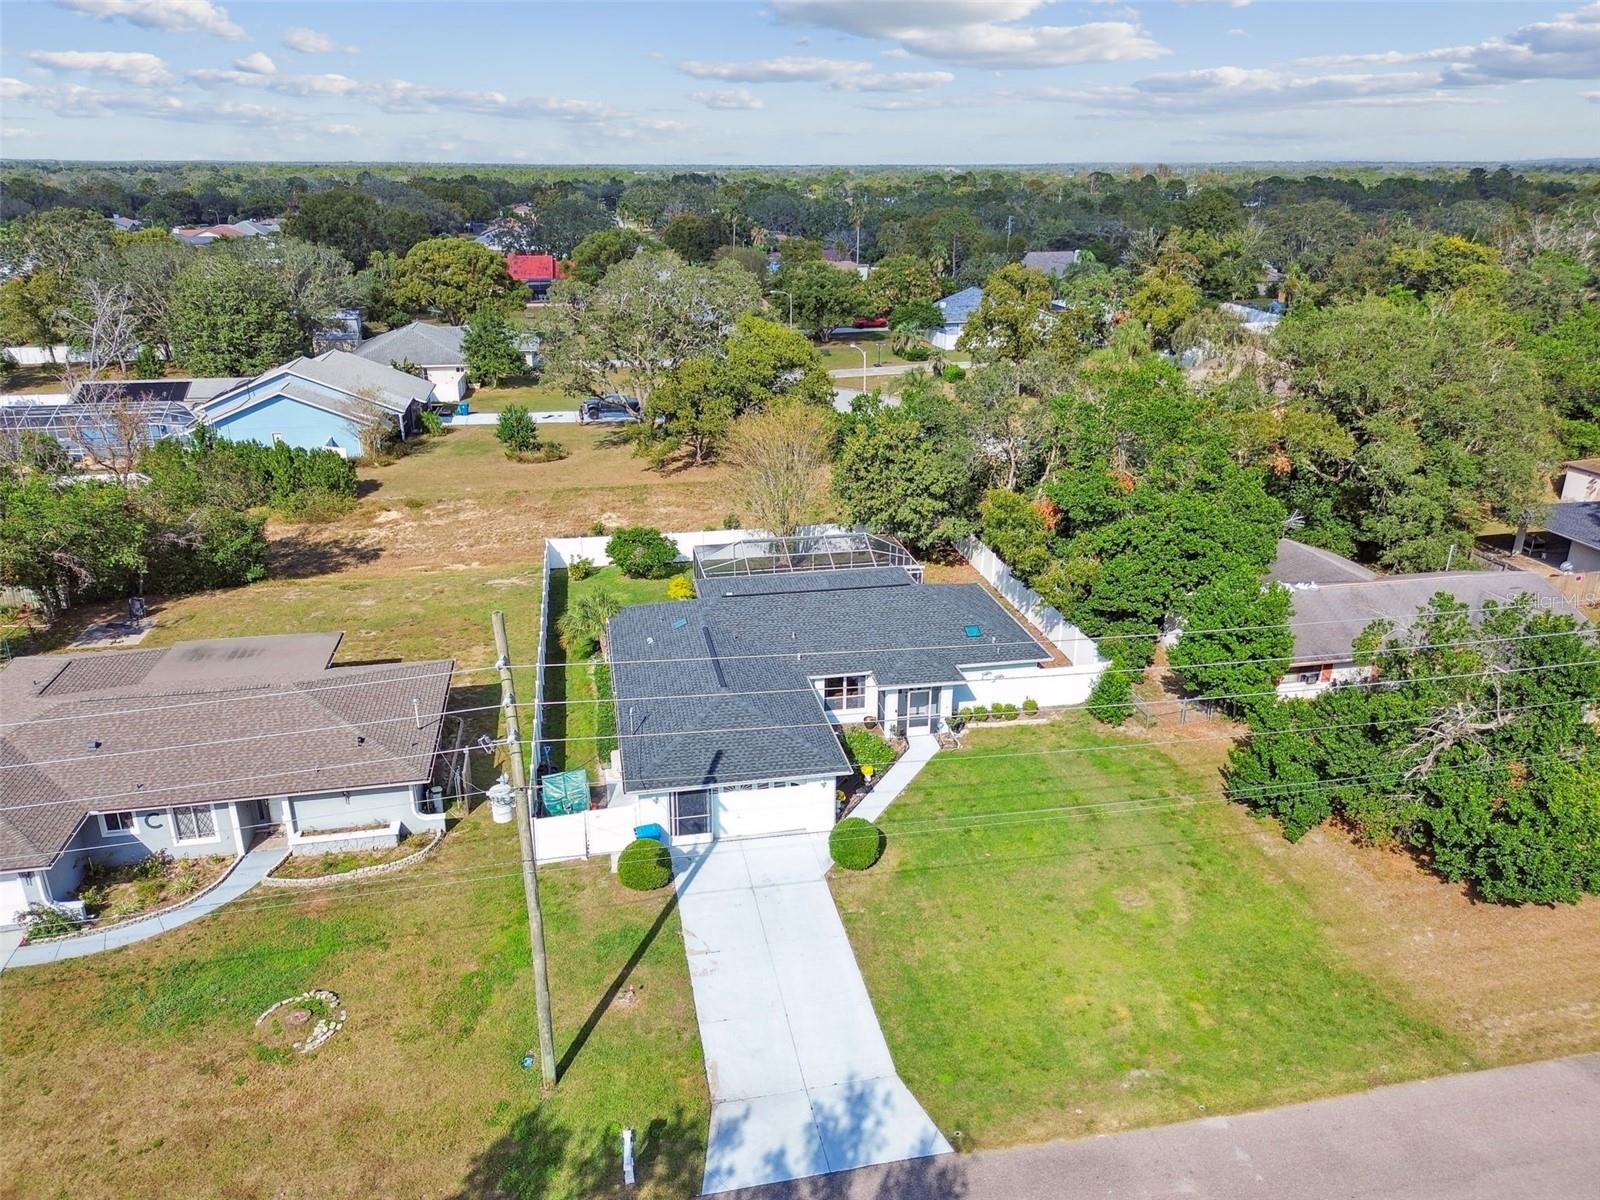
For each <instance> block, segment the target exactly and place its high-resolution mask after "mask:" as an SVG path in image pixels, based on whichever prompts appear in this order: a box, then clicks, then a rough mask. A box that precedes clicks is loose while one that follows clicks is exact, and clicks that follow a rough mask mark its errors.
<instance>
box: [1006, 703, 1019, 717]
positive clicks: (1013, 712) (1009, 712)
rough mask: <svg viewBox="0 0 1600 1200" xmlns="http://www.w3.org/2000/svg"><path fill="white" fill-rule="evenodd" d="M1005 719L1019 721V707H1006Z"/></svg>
mask: <svg viewBox="0 0 1600 1200" xmlns="http://www.w3.org/2000/svg"><path fill="white" fill-rule="evenodd" d="M1005 718H1006V720H1008V721H1015V720H1016V719H1017V706H1016V705H1015V704H1008V705H1006V711H1005Z"/></svg>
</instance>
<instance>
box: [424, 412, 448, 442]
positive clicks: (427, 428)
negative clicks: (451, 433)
mask: <svg viewBox="0 0 1600 1200" xmlns="http://www.w3.org/2000/svg"><path fill="white" fill-rule="evenodd" d="M419 423H420V424H421V425H422V432H423V433H425V434H427V435H428V436H429V437H437V436H438V435H439V434H441V433H443V432H444V418H443V417H441V416H440V415H439V414H438V413H436V412H434V411H433V409H431V408H425V409H423V410H422V416H421V417H420V418H419Z"/></svg>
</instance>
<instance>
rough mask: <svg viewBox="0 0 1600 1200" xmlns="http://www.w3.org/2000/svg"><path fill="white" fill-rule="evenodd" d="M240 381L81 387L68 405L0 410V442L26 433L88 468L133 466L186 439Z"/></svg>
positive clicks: (53, 402) (41, 404)
mask: <svg viewBox="0 0 1600 1200" xmlns="http://www.w3.org/2000/svg"><path fill="white" fill-rule="evenodd" d="M243 382H244V380H242V379H237V378H200V379H127V380H115V381H107V380H100V381H95V382H90V383H80V384H79V385H78V386H77V387H76V388H74V389H73V392H72V396H71V398H70V399H68V400H47V401H37V402H32V403H6V404H0V437H5V438H6V439H7V440H10V439H14V438H15V437H17V436H18V435H20V434H22V433H24V432H32V433H40V434H44V435H46V436H47V437H52V438H54V439H55V440H56V441H57V442H59V443H60V444H61V445H62V447H63V448H64V449H65V450H66V451H67V453H68V455H70V456H71V458H72V460H73V462H75V463H79V464H82V465H85V466H112V467H124V466H130V465H131V463H130V462H128V461H127V460H128V459H130V458H132V457H136V456H137V455H138V452H139V451H140V450H142V449H143V448H144V447H145V446H148V445H150V444H151V443H153V442H158V441H161V440H162V439H163V438H169V437H182V436H183V435H185V434H187V433H188V432H189V431H190V430H192V429H193V428H194V427H195V425H196V424H197V423H198V421H199V417H198V415H197V414H198V412H199V410H200V409H201V408H202V407H203V406H204V405H205V404H206V403H207V402H208V401H209V400H210V399H211V398H212V397H213V396H215V395H217V394H218V393H219V392H223V391H226V390H227V389H229V388H232V387H237V386H238V385H239V384H240V383H243Z"/></svg>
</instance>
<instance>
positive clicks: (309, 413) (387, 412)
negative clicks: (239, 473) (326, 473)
mask: <svg viewBox="0 0 1600 1200" xmlns="http://www.w3.org/2000/svg"><path fill="white" fill-rule="evenodd" d="M433 399H434V392H433V384H431V383H429V382H428V381H427V380H426V379H419V378H417V377H416V376H415V375H408V374H406V372H404V371H397V370H395V369H394V368H393V367H391V366H388V365H386V364H384V363H375V362H369V361H368V360H367V359H364V358H359V357H357V356H356V355H354V354H349V353H346V352H345V351H343V350H329V351H328V352H327V353H325V354H319V355H317V356H316V357H314V358H297V359H295V360H294V361H293V362H290V363H285V364H284V365H283V366H281V367H274V368H272V369H271V370H269V371H264V372H262V373H261V374H260V375H258V376H256V377H255V378H254V379H250V380H246V381H245V382H244V383H242V384H240V385H239V386H238V387H236V388H233V389H232V390H230V391H226V392H223V393H222V394H221V395H218V396H216V397H215V398H214V399H212V400H211V401H210V402H209V403H208V404H206V405H205V407H204V409H203V410H202V412H201V419H202V420H203V421H204V422H205V423H206V424H207V425H209V426H211V427H212V428H213V429H215V430H216V431H217V433H219V434H220V435H221V436H223V437H225V438H229V439H230V440H232V441H237V442H262V443H264V444H265V445H269V446H270V445H272V444H273V443H274V442H287V443H288V444H289V445H291V446H301V447H303V448H305V449H307V450H319V449H320V450H332V451H334V452H335V453H337V454H342V455H344V456H345V457H347V458H358V457H360V455H361V430H362V428H363V427H364V426H365V425H366V424H367V423H368V422H369V421H372V420H375V419H376V420H388V421H391V422H393V424H394V428H395V431H396V432H397V433H398V435H399V436H400V437H401V438H402V439H405V438H408V437H410V436H411V435H412V434H414V433H415V432H416V431H417V429H418V427H419V423H420V416H421V412H422V409H423V408H424V407H426V406H427V405H428V404H430V403H432V402H433Z"/></svg>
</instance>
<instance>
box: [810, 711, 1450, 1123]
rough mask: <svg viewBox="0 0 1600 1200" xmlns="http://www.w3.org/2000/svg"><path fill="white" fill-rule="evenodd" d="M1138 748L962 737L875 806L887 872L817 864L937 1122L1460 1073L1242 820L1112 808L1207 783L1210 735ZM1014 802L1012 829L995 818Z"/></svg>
mask: <svg viewBox="0 0 1600 1200" xmlns="http://www.w3.org/2000/svg"><path fill="white" fill-rule="evenodd" d="M1144 736H1148V735H1140V734H1136V733H1125V732H1116V731H1104V730H1101V729H1099V728H1097V727H1095V726H1094V725H1093V723H1092V722H1091V721H1090V720H1089V719H1088V718H1087V717H1083V716H1081V715H1079V716H1074V717H1073V718H1070V719H1068V720H1064V721H1060V722H1053V723H1051V724H1050V725H1047V726H1043V727H1030V728H1022V729H1010V730H998V729H978V730H974V731H973V733H972V735H971V737H970V740H969V743H968V747H967V748H966V749H965V750H962V751H958V752H953V753H952V752H946V753H942V754H940V755H938V756H937V757H936V758H935V759H934V760H933V762H932V763H931V764H930V765H929V766H928V767H927V768H926V769H925V770H924V771H923V773H922V775H921V776H919V777H918V779H917V780H916V781H915V783H914V784H913V785H912V787H911V788H910V789H909V790H908V791H907V793H906V794H905V795H903V796H902V797H900V799H898V800H897V801H896V802H895V805H894V806H893V808H891V809H890V811H889V813H888V814H887V815H886V817H885V819H884V828H885V829H886V831H887V833H888V838H889V850H888V852H887V854H886V855H885V858H884V860H883V861H882V862H881V863H880V864H879V865H878V866H877V867H876V868H874V869H873V870H871V871H869V872H866V873H863V874H860V875H848V874H847V873H840V872H835V873H834V875H833V877H832V879H833V888H834V893H835V897H836V899H837V900H838V902H839V906H840V910H841V912H842V913H843V915H844V919H845V923H846V925H847V926H848V928H849V930H850V934H851V939H852V941H853V942H854V944H855V947H856V953H857V956H858V958H859V959H860V961H861V965H862V969H863V971H864V973H865V975H866V978H867V983H868V986H869V988H870V989H871V992H872V997H873V1001H874V1003H875V1005H876V1006H877V1011H878V1015H879V1017H880V1019H881V1020H882V1022H883V1026H884V1032H885V1034H886V1036H887V1037H888V1039H889V1044H890V1047H891V1049H892V1050H893V1051H894V1055H895V1061H896V1063H897V1064H898V1065H899V1068H900V1072H901V1074H902V1076H903V1077H904V1078H905V1080H906V1082H907V1083H908V1084H909V1085H910V1087H911V1090H912V1091H913V1092H914V1093H915V1094H916V1095H917V1097H918V1098H919V1099H920V1100H921V1101H922V1102H923V1104H924V1105H926V1106H927V1108H928V1110H929V1112H930V1113H931V1114H932V1116H933V1118H934V1120H935V1121H936V1122H937V1123H938V1124H939V1126H940V1127H941V1128H942V1129H944V1130H946V1131H952V1132H953V1131H957V1130H959V1131H960V1132H961V1135H962V1137H961V1139H960V1140H961V1143H962V1145H963V1146H965V1147H967V1148H971V1147H974V1146H995V1145H1010V1144H1015V1143H1020V1142H1032V1141H1043V1140H1045V1139H1048V1138H1051V1137H1062V1136H1076V1135H1083V1134H1089V1133H1098V1132H1105V1131H1109V1130H1115V1129H1122V1128H1127V1127H1130V1126H1140V1125H1150V1124H1156V1123H1160V1122H1165V1121H1175V1120H1182V1119H1186V1118H1190V1117H1195V1116H1200V1115H1204V1114H1207V1113H1212V1114H1214V1113H1219V1112H1237V1111H1240V1110H1244V1109H1251V1108H1256V1107H1261V1106H1265V1105H1270V1104H1281V1103H1289V1102H1293V1101H1299V1100H1305V1099H1309V1098H1311V1097H1315V1096H1320V1095H1326V1094H1331V1093H1337V1092H1345V1091H1352V1090H1357V1089H1360V1088H1363V1087H1367V1086H1370V1085H1374V1084H1378V1083H1387V1082H1392V1081H1395V1080H1400V1079H1406V1078H1412V1077H1417V1076H1422V1075H1428V1074H1433V1073H1439V1072H1442V1071H1446V1070H1454V1069H1460V1068H1462V1067H1466V1066H1470V1065H1472V1061H1473V1060H1472V1056H1471V1054H1470V1053H1469V1052H1468V1051H1467V1049H1466V1048H1465V1047H1464V1045H1463V1044H1462V1043H1461V1042H1460V1041H1459V1040H1457V1039H1456V1038H1454V1037H1453V1036H1451V1035H1449V1034H1446V1033H1444V1032H1443V1031H1441V1030H1440V1029H1439V1028H1437V1027H1436V1026H1435V1025H1433V1024H1432V1023H1430V1022H1429V1021H1428V1020H1427V1019H1425V1018H1424V1017H1423V1016H1421V1015H1420V1012H1419V1011H1415V1010H1413V1009H1411V1008H1409V1007H1408V1003H1409V1002H1407V1001H1404V1000H1401V999H1400V998H1399V997H1398V995H1397V994H1396V993H1394V992H1392V991H1389V990H1386V989H1385V988H1383V987H1380V986H1379V985H1378V984H1377V983H1376V982H1374V980H1373V979H1371V978H1369V977H1367V976H1365V975H1363V974H1361V973H1360V972H1359V971H1357V970H1356V969H1355V968H1354V967H1353V966H1351V965H1350V964H1349V963H1348V961H1347V960H1345V959H1343V958H1342V957H1341V956H1340V954H1339V953H1337V952H1336V951H1335V950H1334V949H1333V948H1332V946H1331V944H1330V941H1329V939H1328V937H1327V935H1326V934H1325V932H1324V930H1323V928H1322V927H1321V926H1319V924H1318V923H1317V921H1316V920H1315V919H1314V918H1313V917H1312V916H1311V914H1310V910H1309V908H1308V905H1307V902H1306V900H1305V898H1304V896H1303V895H1302V894H1301V893H1300V892H1299V891H1298V890H1297V889H1295V888H1293V887H1292V886H1290V885H1288V884H1285V883H1284V882H1282V881H1281V880H1280V879H1278V878H1277V877H1276V876H1275V875H1274V874H1273V872H1272V870H1271V868H1270V864H1269V862H1268V860H1267V858H1266V856H1265V854H1264V852H1263V849H1262V847H1263V846H1264V845H1268V844H1272V843H1269V842H1268V841H1267V839H1266V835H1264V834H1263V833H1262V831H1260V830H1258V829H1257V828H1256V827H1255V826H1254V825H1253V824H1252V822H1251V821H1250V819H1249V818H1248V817H1247V816H1245V815H1244V814H1243V813H1242V812H1241V811H1238V810H1236V809H1234V808H1232V807H1230V806H1225V805H1222V804H1218V803H1208V804H1198V805H1190V806H1184V807H1179V806H1174V805H1169V806H1168V807H1166V808H1165V809H1163V810H1160V811H1151V812H1141V813H1135V812H1129V811H1127V809H1126V807H1123V808H1121V809H1119V808H1117V807H1115V805H1116V804H1117V802H1119V801H1122V802H1126V801H1128V800H1130V799H1136V798H1137V799H1143V798H1146V797H1154V796H1163V795H1164V796H1178V795H1188V794H1193V793H1197V792H1202V793H1203V792H1206V791H1208V790H1210V791H1212V792H1214V790H1215V788H1216V786H1217V773H1216V766H1217V763H1218V760H1219V758H1220V750H1219V749H1218V746H1217V744H1216V743H1214V742H1209V743H1208V742H1195V743H1190V744H1186V745H1176V746H1173V745H1169V746H1157V745H1150V744H1141V737H1144ZM1157 740H1160V739H1157ZM1062 751H1064V753H1051V752H1062ZM1106 805H1112V807H1103V806H1106ZM1094 806H1102V807H1094ZM1013 812H1024V813H1027V814H1029V815H1026V816H1024V817H1022V818H1020V819H1019V818H1010V819H1009V821H1007V820H1002V819H999V818H998V814H1001V813H1013ZM966 818H979V819H978V820H967V821H963V819H966ZM984 818H986V819H987V823H985V821H984ZM961 824H967V825H969V826H970V827H969V828H965V829H960V828H957V826H959V825H961ZM1271 836H1272V837H1276V835H1271ZM1277 844H1281V843H1277Z"/></svg>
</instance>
